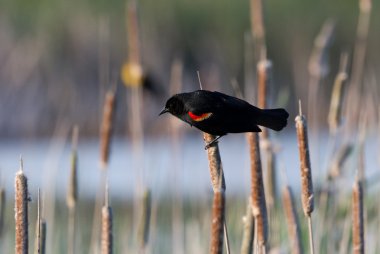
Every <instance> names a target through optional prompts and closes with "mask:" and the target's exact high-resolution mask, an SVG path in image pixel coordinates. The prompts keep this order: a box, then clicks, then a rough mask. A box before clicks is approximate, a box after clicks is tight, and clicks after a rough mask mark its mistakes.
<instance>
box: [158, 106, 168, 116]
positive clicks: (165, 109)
mask: <svg viewBox="0 0 380 254" xmlns="http://www.w3.org/2000/svg"><path fill="white" fill-rule="evenodd" d="M167 112H169V109H167V108H164V109H163V110H162V111H161V112H160V114H159V116H160V115H162V114H165V113H167Z"/></svg>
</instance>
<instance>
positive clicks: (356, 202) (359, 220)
mask: <svg viewBox="0 0 380 254" xmlns="http://www.w3.org/2000/svg"><path fill="white" fill-rule="evenodd" d="M363 217H364V216H363V186H362V183H361V180H358V179H357V180H356V181H355V183H354V186H353V188H352V247H353V253H355V254H362V253H364V219H363Z"/></svg>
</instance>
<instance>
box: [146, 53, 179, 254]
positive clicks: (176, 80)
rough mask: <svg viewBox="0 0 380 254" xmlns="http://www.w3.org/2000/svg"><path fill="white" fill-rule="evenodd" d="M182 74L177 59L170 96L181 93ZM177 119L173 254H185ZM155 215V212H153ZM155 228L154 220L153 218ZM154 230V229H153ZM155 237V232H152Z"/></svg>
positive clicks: (174, 128)
mask: <svg viewBox="0 0 380 254" xmlns="http://www.w3.org/2000/svg"><path fill="white" fill-rule="evenodd" d="M182 74H183V63H182V61H181V60H179V59H175V60H174V61H173V63H172V66H171V76H170V94H177V93H180V92H181V90H182ZM176 120H177V119H174V118H171V119H170V134H171V146H172V147H171V148H172V163H171V175H172V179H173V184H172V198H173V202H172V207H171V208H172V213H173V217H172V253H178V254H183V253H184V250H185V248H184V245H185V244H184V219H183V197H182V186H181V183H180V181H178V179H179V178H180V174H181V170H180V168H181V165H182V163H181V156H180V154H181V145H180V139H181V134H182V133H181V132H180V129H179V128H178V127H179V124H180V122H179V121H176ZM153 214H154V212H153ZM152 226H153V218H152ZM152 228H154V227H152ZM152 235H153V232H152Z"/></svg>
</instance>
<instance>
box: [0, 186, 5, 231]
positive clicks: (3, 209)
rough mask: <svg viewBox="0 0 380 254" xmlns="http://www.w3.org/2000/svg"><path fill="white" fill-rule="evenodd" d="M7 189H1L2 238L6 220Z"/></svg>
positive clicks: (0, 216)
mask: <svg viewBox="0 0 380 254" xmlns="http://www.w3.org/2000/svg"><path fill="white" fill-rule="evenodd" d="M5 198H6V197H5V189H4V188H3V187H2V188H0V237H1V236H2V235H3V231H4V221H5V220H4V218H5V204H6V199H5Z"/></svg>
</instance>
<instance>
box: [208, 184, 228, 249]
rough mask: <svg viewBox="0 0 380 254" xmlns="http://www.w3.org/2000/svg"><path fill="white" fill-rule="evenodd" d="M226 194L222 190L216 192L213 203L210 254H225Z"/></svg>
mask: <svg viewBox="0 0 380 254" xmlns="http://www.w3.org/2000/svg"><path fill="white" fill-rule="evenodd" d="M225 202H226V201H225V194H224V189H222V188H220V189H218V190H216V191H215V192H214V199H213V203H212V223H211V246H210V253H212V254H222V253H223V232H224V231H225V230H224V227H223V226H224V225H225Z"/></svg>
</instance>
